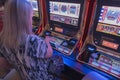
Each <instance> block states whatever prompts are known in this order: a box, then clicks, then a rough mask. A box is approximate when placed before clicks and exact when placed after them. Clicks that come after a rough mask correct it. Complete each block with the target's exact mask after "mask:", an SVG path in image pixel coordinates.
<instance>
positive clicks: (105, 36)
mask: <svg viewBox="0 0 120 80" xmlns="http://www.w3.org/2000/svg"><path fill="white" fill-rule="evenodd" d="M29 1H30V2H31V3H32V5H33V10H34V11H35V15H34V16H35V17H34V18H33V26H34V25H35V26H37V27H38V26H39V22H40V19H39V18H40V17H39V15H40V12H39V6H40V5H39V4H38V3H40V1H41V0H29ZM44 3H45V7H46V10H44V12H43V13H45V14H47V20H46V21H48V24H49V25H47V26H45V27H47V30H46V31H45V33H44V34H45V35H49V36H51V37H54V39H55V41H50V44H51V46H52V47H53V49H54V50H56V51H58V52H60V53H61V54H63V55H65V56H68V57H69V56H71V55H73V54H76V52H77V55H76V57H75V59H76V61H77V62H79V63H82V64H86V65H88V66H91V67H93V68H96V69H98V70H100V71H103V72H105V73H107V74H109V75H111V76H113V77H115V78H116V79H120V0H45V1H44ZM38 5H39V6H38ZM36 17H37V18H36ZM36 22H37V23H36ZM34 23H36V24H34ZM34 28H35V27H34ZM38 29H39V27H38Z"/></svg>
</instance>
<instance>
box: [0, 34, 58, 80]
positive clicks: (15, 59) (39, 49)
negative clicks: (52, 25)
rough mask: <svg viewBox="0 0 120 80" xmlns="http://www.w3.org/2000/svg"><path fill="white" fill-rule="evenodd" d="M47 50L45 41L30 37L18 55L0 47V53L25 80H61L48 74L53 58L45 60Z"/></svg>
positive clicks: (33, 36)
mask: <svg viewBox="0 0 120 80" xmlns="http://www.w3.org/2000/svg"><path fill="white" fill-rule="evenodd" d="M47 48H48V47H47V45H46V43H45V42H44V40H43V39H41V38H39V37H37V36H35V35H29V36H28V37H27V39H26V44H24V45H20V49H19V51H18V52H17V53H15V51H14V50H12V49H6V48H4V47H0V53H1V54H3V55H4V56H5V58H6V59H7V60H8V61H9V63H11V64H13V63H14V64H13V65H14V66H15V67H16V69H17V70H18V72H19V73H20V74H21V76H22V77H23V80H59V78H57V77H55V76H53V75H52V74H50V73H48V70H47V69H48V64H49V61H50V59H51V58H48V59H46V58H45V55H46V53H47ZM7 51H9V52H7Z"/></svg>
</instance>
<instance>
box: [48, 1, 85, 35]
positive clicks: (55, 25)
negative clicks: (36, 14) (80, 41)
mask: <svg viewBox="0 0 120 80" xmlns="http://www.w3.org/2000/svg"><path fill="white" fill-rule="evenodd" d="M46 4H47V5H46V6H47V12H48V19H49V24H50V28H51V30H52V31H54V32H57V33H61V34H63V35H67V36H70V37H72V36H75V35H76V33H77V31H78V30H79V29H80V23H81V19H82V12H83V5H84V0H70V1H69V2H68V0H48V1H47V0H46Z"/></svg>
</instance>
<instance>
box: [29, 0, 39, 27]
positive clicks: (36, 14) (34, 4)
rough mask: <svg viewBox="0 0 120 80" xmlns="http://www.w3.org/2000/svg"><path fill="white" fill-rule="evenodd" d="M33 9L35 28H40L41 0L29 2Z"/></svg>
mask: <svg viewBox="0 0 120 80" xmlns="http://www.w3.org/2000/svg"><path fill="white" fill-rule="evenodd" d="M28 1H29V2H30V3H31V5H32V8H33V18H32V19H33V23H32V24H33V28H36V27H39V22H40V12H39V7H38V6H39V0H28Z"/></svg>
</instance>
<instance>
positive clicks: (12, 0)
mask: <svg viewBox="0 0 120 80" xmlns="http://www.w3.org/2000/svg"><path fill="white" fill-rule="evenodd" d="M31 14H32V7H31V5H30V3H28V2H27V1H26V0H8V2H7V3H6V4H5V13H4V26H3V30H2V32H1V34H0V44H2V45H3V46H6V47H9V48H12V49H17V48H18V47H19V45H20V44H22V43H24V42H25V37H26V35H28V34H30V33H31V32H32V20H31V19H32V18H31V17H32V16H31Z"/></svg>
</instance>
